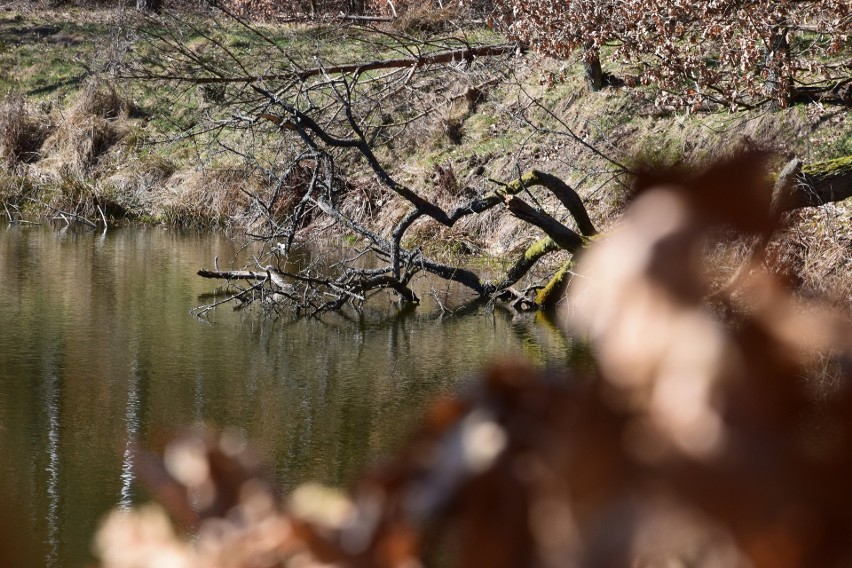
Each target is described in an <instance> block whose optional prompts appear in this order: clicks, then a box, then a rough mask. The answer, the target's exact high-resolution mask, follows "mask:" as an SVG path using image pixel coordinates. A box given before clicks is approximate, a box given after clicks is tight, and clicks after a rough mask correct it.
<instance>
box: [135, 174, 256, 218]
mask: <svg viewBox="0 0 852 568" xmlns="http://www.w3.org/2000/svg"><path fill="white" fill-rule="evenodd" d="M261 188H262V184H261V180H260V179H259V177H258V176H257V175H254V174H251V173H249V172H246V171H245V170H242V169H239V168H222V169H209V170H192V171H183V172H178V173H176V174H174V175H172V176H171V177H170V178H169V179H168V181H167V182H166V184H165V187H164V188H163V189H162V190H161V191H160V192H159V194H158V196H157V198H156V202H155V203H153V204H152V206H151V208H152V210H153V211H155V212H156V214H157V216H158V217H159V218H161V220H162V221H164V222H166V223H168V224H174V225H181V226H191V227H204V226H210V225H220V226H234V225H241V224H247V223H250V222H251V212H250V211H249V208H250V206H251V205H252V198H251V196H250V195H249V194H250V193H255V194H258V193H259V192H260V191H261Z"/></svg>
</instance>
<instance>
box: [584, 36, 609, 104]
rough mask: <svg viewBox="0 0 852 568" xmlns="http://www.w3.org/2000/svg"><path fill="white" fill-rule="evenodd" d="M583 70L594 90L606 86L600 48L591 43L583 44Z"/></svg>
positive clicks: (596, 90) (591, 88) (590, 87)
mask: <svg viewBox="0 0 852 568" xmlns="http://www.w3.org/2000/svg"><path fill="white" fill-rule="evenodd" d="M583 70H584V71H585V73H586V83H587V84H588V85H589V89H590V90H591V91H592V92H598V91H600V90H601V89H603V88H604V74H603V68H601V54H600V50H599V49H598V48H597V47H595V46H594V45H592V44H591V43H587V44H585V45H584V46H583Z"/></svg>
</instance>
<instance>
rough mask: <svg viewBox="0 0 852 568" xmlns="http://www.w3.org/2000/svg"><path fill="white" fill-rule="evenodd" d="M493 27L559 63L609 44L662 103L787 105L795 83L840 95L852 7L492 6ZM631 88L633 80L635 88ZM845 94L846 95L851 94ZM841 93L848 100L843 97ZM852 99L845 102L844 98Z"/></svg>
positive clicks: (594, 1) (504, 1)
mask: <svg viewBox="0 0 852 568" xmlns="http://www.w3.org/2000/svg"><path fill="white" fill-rule="evenodd" d="M495 5H496V8H497V9H496V11H495V16H494V22H495V24H497V25H498V26H500V27H502V28H504V29H506V30H508V31H509V32H510V33H511V34H512V35H514V36H515V37H516V38H518V39H519V40H521V41H523V42H525V43H529V44H530V45H531V46H533V48H535V49H537V50H540V51H542V52H544V53H547V54H550V55H555V56H558V57H566V56H568V55H569V54H571V53H572V52H574V51H575V50H577V49H585V50H586V51H585V53H586V56H587V57H597V54H598V51H599V49H600V48H601V47H602V46H603V45H605V44H611V45H613V46H614V51H613V53H612V57H613V59H622V60H623V61H625V62H627V63H628V64H633V67H634V71H635V74H633V75H631V76H630V77H626V79H630V80H636V81H638V82H641V83H644V84H648V85H655V86H656V87H657V88H658V90H659V95H658V100H657V102H658V104H660V105H662V106H687V107H700V106H701V105H703V104H706V103H708V102H713V103H719V104H724V105H727V106H732V107H737V106H738V105H740V104H746V105H748V104H755V103H756V102H757V101H761V100H765V99H767V98H769V99H775V100H776V101H777V102H778V103H780V104H781V105H782V106H786V105H787V104H788V103H789V100H790V97H791V95H792V89H793V87H794V83H796V82H799V83H800V84H808V85H815V84H817V83H820V82H823V81H824V82H827V84H829V85H833V86H834V88H835V89H838V90H842V89H843V86H844V85H846V84H847V83H848V78H849V68H848V65H845V64H842V62H841V65H840V66H838V65H837V64H836V62H831V59H830V57H831V56H833V55H836V54H838V53H839V52H841V51H842V50H843V49H848V42H849V34H850V30H852V5H850V4H849V2H846V1H845V0H815V1H808V2H801V1H795V0H767V1H765V2H752V1H743V0H710V1H706V2H693V1H691V0H568V1H566V0H495ZM629 82H632V81H629ZM844 92H845V91H844ZM841 96H844V95H843V94H842V93H841ZM846 96H848V95H846Z"/></svg>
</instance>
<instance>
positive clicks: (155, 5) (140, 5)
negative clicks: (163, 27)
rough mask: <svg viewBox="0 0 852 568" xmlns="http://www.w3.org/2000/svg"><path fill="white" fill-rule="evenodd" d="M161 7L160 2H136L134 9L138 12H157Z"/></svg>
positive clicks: (148, 0)
mask: <svg viewBox="0 0 852 568" xmlns="http://www.w3.org/2000/svg"><path fill="white" fill-rule="evenodd" d="M162 7H163V1H162V0H136V9H137V10H139V11H140V12H159V11H160V8H162Z"/></svg>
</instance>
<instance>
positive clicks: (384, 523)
mask: <svg viewBox="0 0 852 568" xmlns="http://www.w3.org/2000/svg"><path fill="white" fill-rule="evenodd" d="M764 172H765V170H764V168H763V166H762V156H759V155H755V154H751V155H746V156H741V157H739V158H736V159H733V160H731V161H728V162H725V163H720V164H716V165H715V166H713V167H711V168H710V169H708V170H707V171H705V172H702V173H698V174H688V173H677V172H664V173H662V174H645V175H643V176H641V177H640V178H639V180H638V182H637V191H636V195H635V197H634V199H633V202H632V204H631V206H630V208H629V209H628V212H627V214H626V216H625V219H624V221H623V222H622V224H621V225H620V226H619V228H618V229H616V230H615V231H614V232H613V233H612V234H611V235H609V236H608V237H606V238H603V239H601V240H600V241H599V242H598V243H597V244H595V245H593V246H592V247H591V249H590V250H589V252H588V253H587V254H585V255H584V257H583V258H582V259H581V260H580V262H579V265H578V267H577V270H576V274H575V276H574V278H573V282H572V284H571V287H570V292H569V295H568V297H567V298H566V300H565V301H564V302H563V305H562V308H561V312H560V315H561V317H562V319H563V322H564V325H566V326H567V327H568V328H569V329H570V330H571V333H573V334H574V335H575V336H576V337H585V338H587V339H588V341H589V342H590V345H591V349H592V352H593V353H594V360H595V362H596V363H595V365H592V366H591V367H593V369H582V368H578V369H575V370H571V371H566V372H554V373H542V372H539V371H536V370H533V369H531V368H529V367H526V366H524V365H522V364H518V363H509V362H504V363H499V364H496V365H494V366H493V367H492V368H491V369H490V370H487V371H486V372H485V373H484V375H483V377H482V378H481V381H479V382H478V383H476V384H475V385H474V386H473V387H471V388H470V389H469V390H468V391H467V392H464V393H461V394H459V395H457V396H456V397H454V398H451V399H443V400H440V401H437V402H436V403H434V405H433V406H432V408H431V410H430V411H429V413H428V414H427V416H426V417H425V419H424V424H423V426H422V429H421V431H420V433H419V434H418V435H417V436H416V437H415V438H414V439H413V440H412V441H411V442H410V444H409V445H408V446H407V447H406V448H405V449H403V450H402V451H401V452H400V454H399V455H398V456H396V457H395V458H394V459H393V460H392V461H391V462H390V463H388V464H387V465H385V466H384V467H381V468H378V469H377V470H375V471H373V472H372V473H370V474H368V475H366V476H365V477H364V478H363V479H362V480H361V481H360V482H359V483H358V484H356V486H355V487H353V488H352V489H351V490H350V491H349V492H347V493H343V492H339V491H336V490H332V489H328V488H323V487H320V486H316V485H308V486H303V487H300V488H298V489H296V490H295V491H294V492H293V493H292V494H291V495H290V496H289V497H288V498H287V499H286V500H281V499H279V497H278V496H277V494H276V492H275V490H274V488H273V487H272V485H270V484H269V483H267V482H265V481H263V476H262V475H261V474H260V470H259V468H258V464H257V462H256V461H255V460H253V459H252V458H250V456H249V454H248V453H247V452H246V450H245V449H244V447H243V446H242V444H241V443H240V442H238V441H236V440H235V439H234V438H233V437H230V436H227V435H225V436H220V437H217V436H212V435H209V434H206V435H203V434H190V435H187V436H186V437H183V438H181V439H178V440H176V441H175V442H173V443H172V444H171V445H170V446H169V448H168V449H167V451H166V453H165V458H164V460H162V461H158V460H154V459H149V460H147V461H145V462H144V463H145V471H143V472H142V473H143V474H144V477H146V478H147V479H148V480H149V482H150V483H151V485H152V487H153V489H154V493H155V495H157V496H158V498H159V501H160V502H161V503H162V504H163V506H165V508H166V509H168V510H169V511H170V512H171V518H172V519H174V520H175V521H176V522H178V524H180V525H181V526H182V527H183V528H182V529H181V530H182V531H183V532H176V529H175V528H174V526H173V524H172V521H171V520H170V519H169V517H168V516H167V515H166V513H165V512H163V510H162V509H159V508H145V509H140V510H138V511H133V512H116V513H114V514H113V515H112V516H111V517H110V518H109V519H108V520H107V522H106V523H105V525H104V527H103V528H102V529H101V531H100V533H99V534H98V537H97V548H98V551H99V554H100V558H101V559H102V561H103V565H104V567H105V568H153V567H155V566H156V567H157V568H162V567H166V568H172V567H174V568H179V567H180V568H189V567H202V566H203V567H205V568H231V567H272V566H328V565H335V566H376V567H392V566H393V567H414V566H420V565H423V564H424V563H428V562H429V560H430V559H431V555H434V554H435V551H436V550H452V551H453V552H454V557H455V558H456V564H458V565H459V566H488V567H491V568H500V567H507V568H508V567H510V566H511V567H515V566H541V567H556V566H588V567H597V566H600V567H604V566H607V567H608V566H643V567H644V566H702V567H732V566H744V567H745V566H753V567H758V568H759V567H772V568H787V567H790V568H792V567H805V566H822V567H833V566H845V565H849V563H850V562H852V540H850V538H849V535H850V534H852V491H850V490H849V487H848V485H849V483H848V480H849V478H850V476H852V392H850V390H849V388H848V387H849V385H848V384H847V383H848V381H849V380H850V379H852V328H850V324H849V322H848V320H846V319H844V318H843V317H841V316H840V315H839V314H838V313H837V312H836V311H833V312H830V311H827V310H824V309H823V308H821V307H820V306H819V305H805V304H803V303H801V301H800V300H796V299H794V297H793V296H792V295H791V294H790V293H789V292H788V291H787V290H785V289H784V288H783V287H782V286H781V285H779V284H778V283H777V282H775V281H774V280H773V279H772V278H771V277H770V275H769V274H768V273H766V272H765V271H764V270H763V269H762V268H761V267H760V266H759V265H757V266H755V267H754V269H753V270H752V271H750V272H749V277H748V278H745V279H743V281H742V283H741V285H740V286H739V287H738V288H737V289H731V290H726V291H725V292H724V293H723V296H722V297H721V298H718V302H719V303H720V304H721V305H722V307H723V308H725V307H729V308H730V307H732V306H733V304H734V303H736V305H737V306H747V308H746V309H745V311H739V312H738V315H737V317H736V318H733V319H735V323H731V322H732V318H725V319H722V318H720V317H719V316H718V315H717V314H718V313H719V311H720V309H719V307H718V306H717V308H716V309H714V310H711V309H710V308H708V307H707V305H706V301H705V298H706V296H707V295H708V294H709V292H710V290H709V284H708V282H707V281H706V273H707V270H706V268H704V267H702V266H701V258H702V251H706V250H707V242H708V240H709V239H714V238H718V235H719V234H727V233H728V232H729V231H730V230H731V229H734V230H736V231H738V232H742V233H755V232H760V231H768V230H772V228H773V224H774V223H773V219H771V218H770V217H769V215H768V214H767V211H768V207H769V199H770V188H768V187H766V186H765V175H764ZM720 227H725V228H726V229H727V231H720ZM738 309H740V310H742V308H738ZM827 353H831V354H833V357H834V359H835V361H836V362H837V364H839V365H840V375H841V377H842V381H843V382H842V384H841V385H840V386H839V388H838V389H837V392H835V393H833V394H832V395H831V396H830V397H828V398H827V399H825V398H824V399H821V400H819V399H817V398H815V397H814V396H813V392H812V389H811V387H810V386H809V385H808V383H807V382H806V381H805V380H803V378H802V377H804V376H805V375H806V372H807V369H808V368H809V365H810V364H811V363H812V362H813V361H815V360H816V359H817V358H819V357H824V356H825V355H826V354H827ZM189 535H192V536H191V537H190V536H189Z"/></svg>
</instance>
